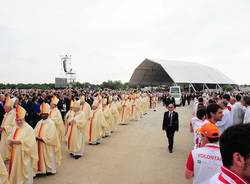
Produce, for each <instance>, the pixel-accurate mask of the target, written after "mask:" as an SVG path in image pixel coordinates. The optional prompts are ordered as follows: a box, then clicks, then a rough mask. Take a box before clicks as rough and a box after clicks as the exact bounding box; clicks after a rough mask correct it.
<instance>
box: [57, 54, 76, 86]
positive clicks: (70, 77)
mask: <svg viewBox="0 0 250 184" xmlns="http://www.w3.org/2000/svg"><path fill="white" fill-rule="evenodd" d="M61 64H62V69H63V72H64V74H65V76H66V78H67V82H68V84H69V87H72V84H74V83H75V81H76V72H74V71H73V68H72V66H71V55H64V56H61Z"/></svg>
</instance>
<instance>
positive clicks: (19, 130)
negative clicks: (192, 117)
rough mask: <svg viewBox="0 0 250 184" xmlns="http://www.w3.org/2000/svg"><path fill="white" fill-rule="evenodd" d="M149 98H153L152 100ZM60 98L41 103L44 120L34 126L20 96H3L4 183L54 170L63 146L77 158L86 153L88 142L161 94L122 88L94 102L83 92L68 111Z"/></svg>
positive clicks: (0, 157)
mask: <svg viewBox="0 0 250 184" xmlns="http://www.w3.org/2000/svg"><path fill="white" fill-rule="evenodd" d="M150 99H151V101H150ZM58 101H59V99H58V98H57V97H56V96H53V97H52V99H51V103H50V104H48V103H45V102H43V103H42V104H41V106H40V110H41V112H40V116H41V120H40V121H39V122H38V123H37V125H36V127H35V129H33V128H32V127H31V126H30V125H28V123H26V122H25V114H26V111H25V109H24V108H23V107H21V106H20V105H19V104H18V100H17V99H16V98H15V97H14V98H10V96H9V95H7V96H6V97H5V103H4V109H5V112H6V113H5V115H4V119H3V121H2V125H1V127H0V133H1V141H0V153H1V154H0V183H3V184H6V183H10V184H31V183H33V177H34V176H36V175H39V174H47V175H48V174H55V173H56V170H57V167H58V166H60V164H61V163H60V162H61V159H62V146H63V144H65V142H66V146H67V150H68V152H69V154H70V155H71V156H72V158H74V159H78V158H80V157H81V156H83V154H84V147H85V146H84V145H85V143H87V144H90V145H98V144H100V143H101V140H102V138H105V137H108V136H110V135H111V133H112V132H113V131H115V129H116V126H117V125H119V124H120V125H126V124H128V123H129V122H130V121H138V120H139V119H140V118H141V117H142V116H143V115H144V114H146V113H147V111H148V109H149V106H150V104H151V105H152V107H153V108H155V106H156V104H157V97H156V96H154V97H152V96H151V98H150V94H147V93H142V92H136V93H128V92H124V93H123V94H122V95H121V99H119V97H118V96H116V95H110V96H108V97H105V98H104V97H102V95H101V93H98V94H97V95H95V98H94V101H93V103H92V105H91V106H90V105H89V104H88V103H87V102H85V97H84V96H79V98H77V99H75V100H71V105H70V110H69V111H68V112H67V114H66V115H65V117H64V121H63V118H62V115H61V113H60V111H59V110H58V109H57V103H58Z"/></svg>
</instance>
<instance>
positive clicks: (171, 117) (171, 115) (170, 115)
mask: <svg viewBox="0 0 250 184" xmlns="http://www.w3.org/2000/svg"><path fill="white" fill-rule="evenodd" d="M169 118H170V124H169V126H172V119H173V113H172V112H169Z"/></svg>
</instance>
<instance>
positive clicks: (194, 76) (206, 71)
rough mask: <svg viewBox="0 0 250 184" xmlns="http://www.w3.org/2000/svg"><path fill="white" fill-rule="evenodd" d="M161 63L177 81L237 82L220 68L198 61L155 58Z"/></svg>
mask: <svg viewBox="0 0 250 184" xmlns="http://www.w3.org/2000/svg"><path fill="white" fill-rule="evenodd" d="M149 60H150V61H153V62H156V63H159V64H160V65H161V66H162V67H163V68H164V70H165V71H166V72H167V73H168V74H169V76H170V77H171V78H172V79H173V81H174V82H175V83H206V84H236V83H235V82H234V81H233V80H231V79H230V78H229V77H227V76H226V75H224V74H223V73H222V72H220V71H219V70H216V69H214V68H212V67H209V66H205V65H202V64H198V63H192V62H184V61H174V60H166V61H165V60H157V59H156V60H154V59H149Z"/></svg>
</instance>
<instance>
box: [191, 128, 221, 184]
mask: <svg viewBox="0 0 250 184" xmlns="http://www.w3.org/2000/svg"><path fill="white" fill-rule="evenodd" d="M200 133H201V135H202V143H203V146H204V147H202V148H198V149H194V150H193V151H191V153H190V154H189V156H188V159H187V163H186V179H191V178H193V184H207V183H208V181H209V179H210V178H211V177H212V176H214V175H215V174H216V173H218V172H219V171H220V168H221V166H222V161H221V154H220V148H219V145H218V141H219V133H220V132H219V129H218V128H217V127H216V125H214V124H212V123H207V124H205V125H203V126H202V127H201V129H200Z"/></svg>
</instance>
